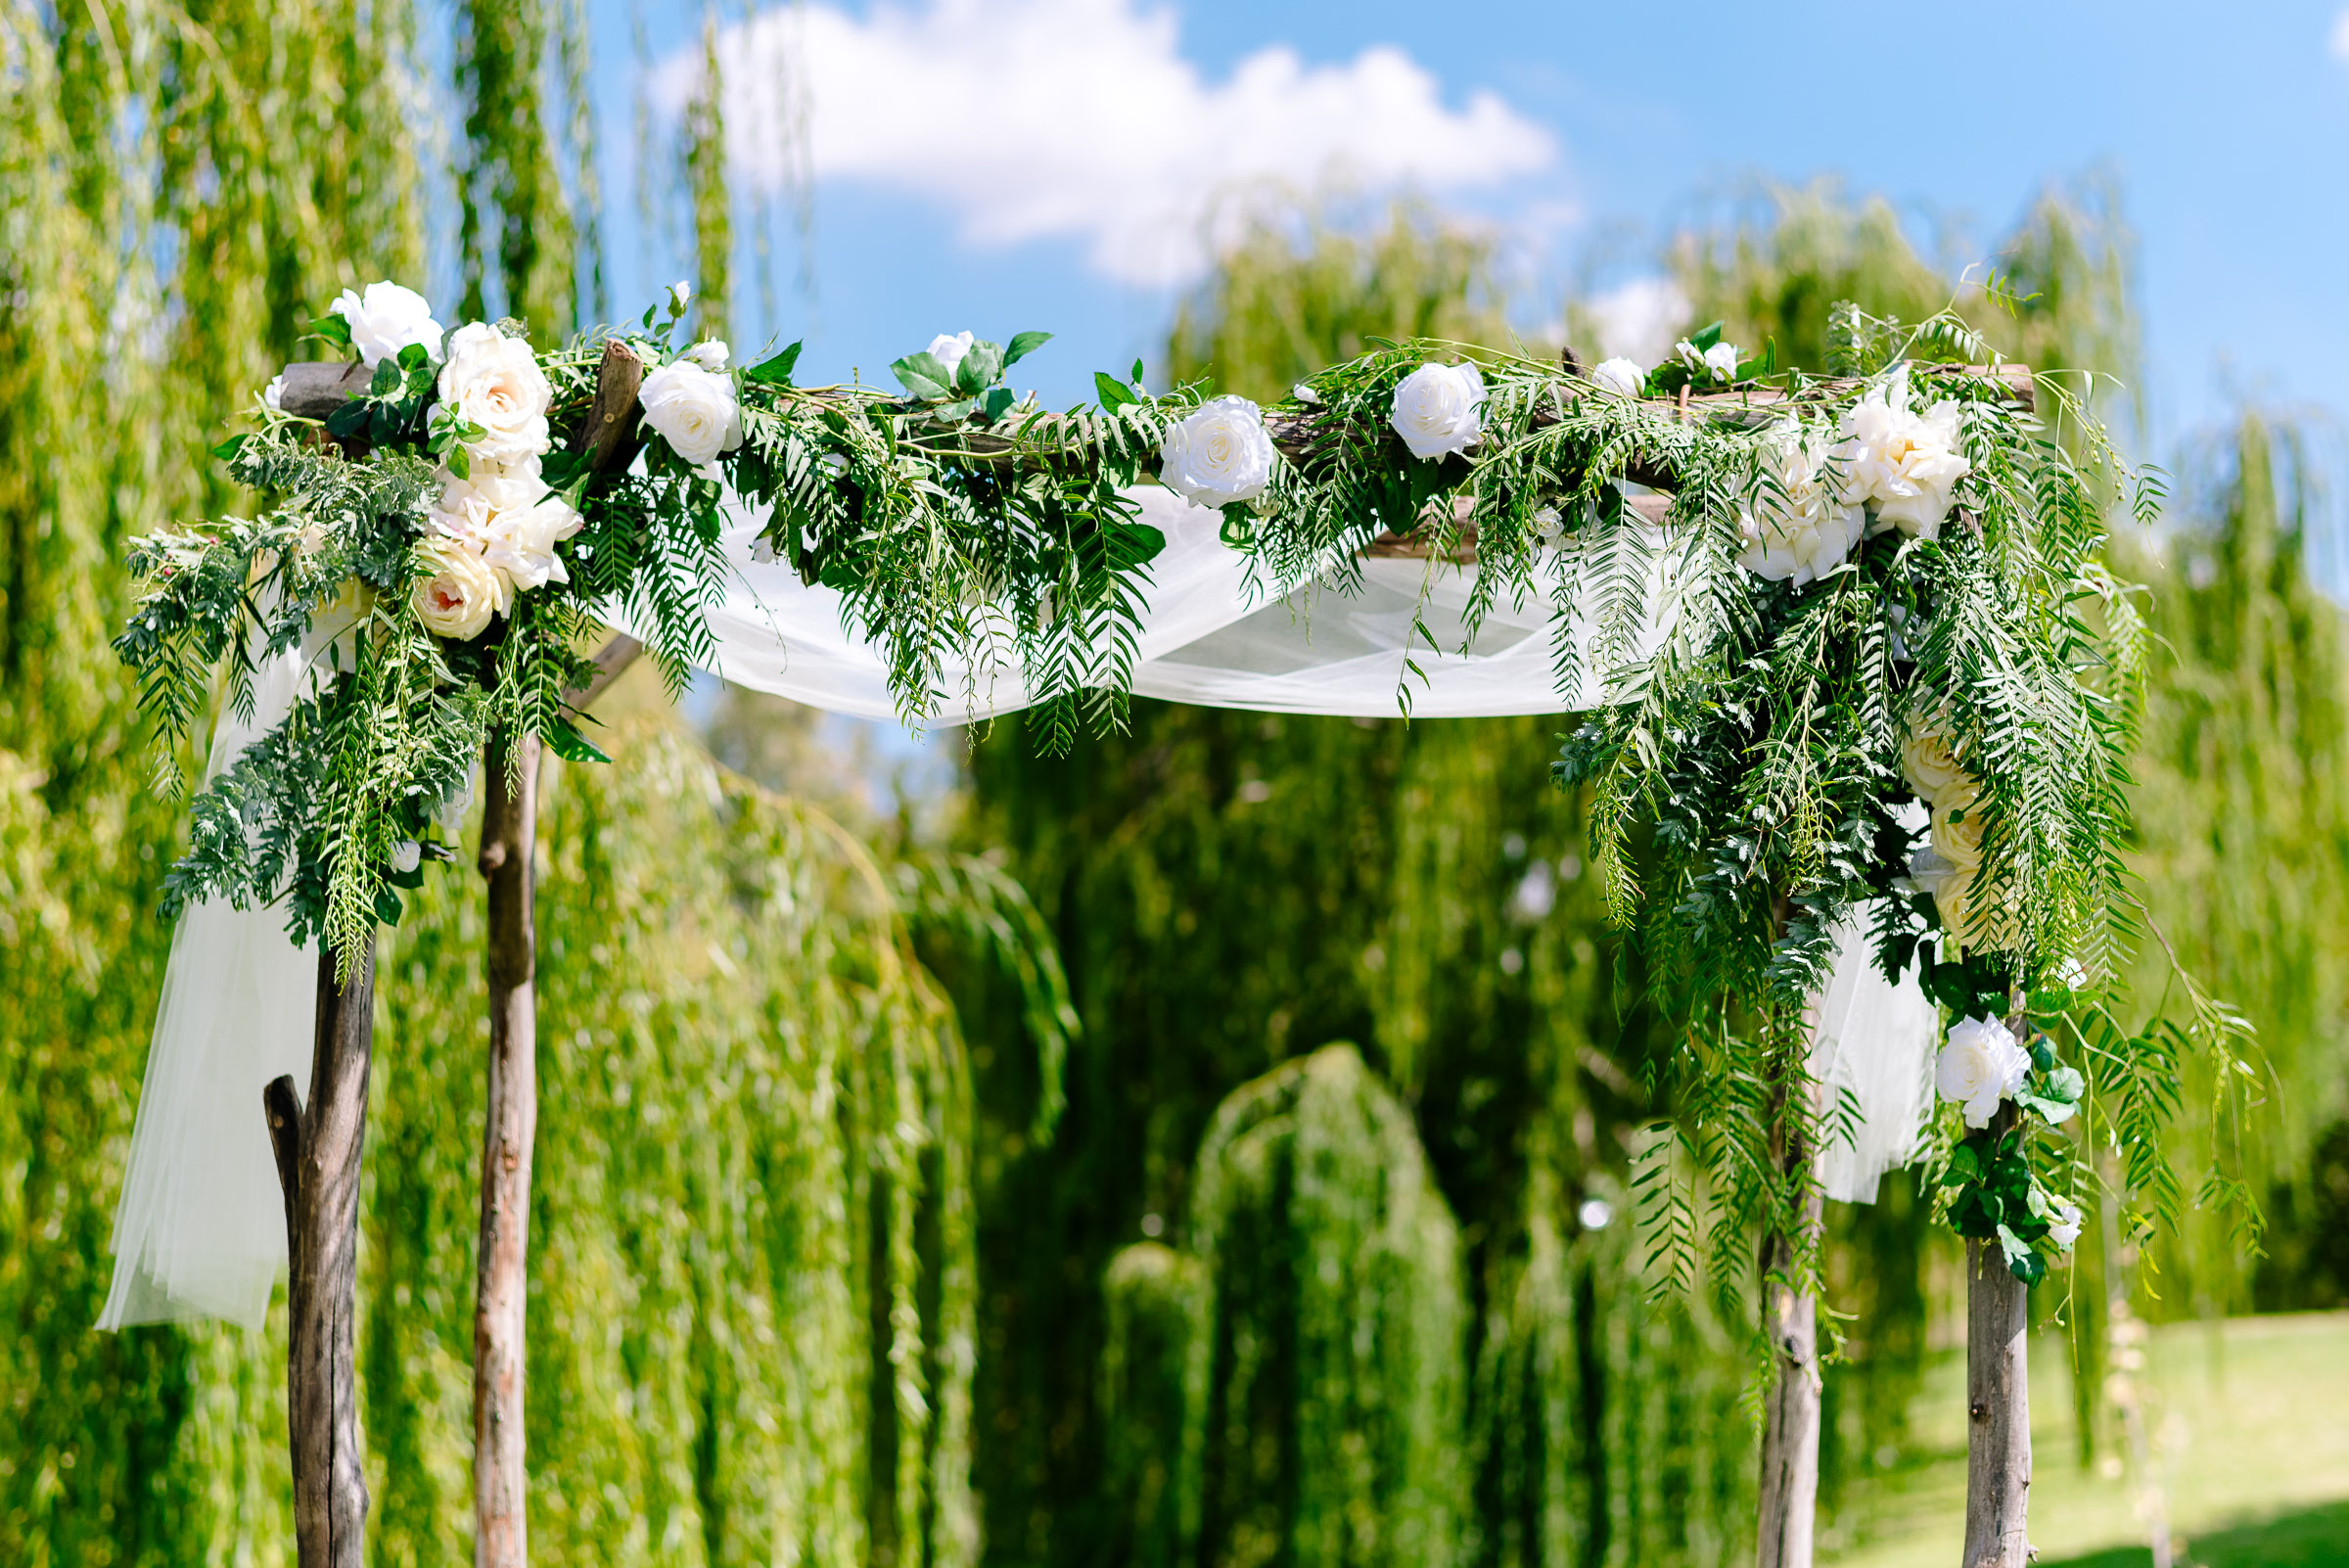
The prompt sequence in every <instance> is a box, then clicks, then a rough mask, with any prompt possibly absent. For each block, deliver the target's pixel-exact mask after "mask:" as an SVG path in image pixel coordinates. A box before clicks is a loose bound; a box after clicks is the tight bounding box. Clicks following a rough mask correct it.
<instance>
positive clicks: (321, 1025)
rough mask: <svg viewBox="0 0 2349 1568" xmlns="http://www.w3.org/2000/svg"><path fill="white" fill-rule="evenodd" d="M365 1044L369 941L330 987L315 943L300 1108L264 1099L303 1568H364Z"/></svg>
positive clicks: (330, 957)
mask: <svg viewBox="0 0 2349 1568" xmlns="http://www.w3.org/2000/svg"><path fill="white" fill-rule="evenodd" d="M374 1043H375V937H374V934H373V933H372V932H371V933H369V935H368V938H367V943H366V945H365V946H364V947H363V948H361V950H360V952H359V957H358V961H357V963H356V964H355V965H354V966H353V970H352V974H351V977H350V984H349V985H348V986H338V985H337V984H336V983H335V954H334V952H333V950H332V949H331V948H327V947H326V946H325V945H323V944H321V946H320V951H319V954H318V1011H317V1025H316V1030H315V1033H314V1034H313V1036H312V1043H311V1051H310V1095H309V1100H308V1103H307V1104H306V1105H305V1104H304V1103H303V1102H302V1101H301V1100H300V1099H299V1097H298V1096H297V1095H296V1094H295V1091H294V1080H293V1079H292V1078H290V1077H288V1078H280V1079H278V1080H276V1081H274V1082H273V1083H271V1084H269V1085H268V1087H266V1088H264V1089H263V1090H262V1091H261V1104H262V1109H263V1110H264V1112H265V1113H266V1114H267V1117H268V1121H269V1146H270V1148H271V1150H272V1151H273V1152H274V1153H275V1155H276V1157H277V1176H278V1182H279V1184H280V1185H281V1186H282V1187H283V1188H284V1191H285V1197H286V1255H287V1265H288V1267H287V1285H286V1307H287V1312H286V1318H287V1355H286V1428H287V1437H288V1439H289V1442H290V1447H291V1449H292V1453H293V1462H294V1540H295V1549H296V1553H297V1556H298V1560H299V1562H300V1564H301V1568H362V1565H363V1564H364V1562H365V1557H366V1541H367V1535H366V1530H367V1476H366V1467H365V1463H364V1458H365V1455H364V1452H363V1451H362V1449H361V1448H360V1445H359V1403H358V1372H357V1358H356V1355H355V1348H354V1346H355V1338H356V1335H355V1323H354V1314H355V1311H356V1302H357V1294H358V1267H359V1163H360V1155H361V1153H362V1152H363V1147H364V1144H365V1139H366V1127H367V1072H368V1066H369V1062H370V1058H371V1056H372V1053H373V1049H374Z"/></svg>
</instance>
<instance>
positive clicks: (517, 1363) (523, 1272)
mask: <svg viewBox="0 0 2349 1568" xmlns="http://www.w3.org/2000/svg"><path fill="white" fill-rule="evenodd" d="M643 379H644V366H643V364H642V363H641V362H640V361H639V360H638V359H637V358H636V357H635V355H633V354H631V353H629V352H628V351H627V350H626V349H625V348H623V347H622V346H619V345H618V344H614V345H611V346H608V347H607V348H606V350H605V353H604V360H603V364H602V365H601V366H600V367H599V370H598V373H597V379H596V396H595V401H594V403H593V405H592V406H591V407H590V408H589V410H588V413H587V417H586V419H585V421H584V422H583V423H582V425H581V427H580V430H579V433H578V447H579V449H580V450H581V451H583V452H584V453H585V454H586V456H587V459H588V463H589V466H590V467H591V468H592V469H594V470H595V471H596V472H597V473H601V474H608V473H613V472H616V471H618V470H620V469H623V468H625V467H626V466H627V463H628V460H629V458H631V457H632V456H634V455H635V450H636V438H635V427H636V417H635V410H636V406H637V405H636V391H637V388H638V386H639V385H640V384H641V383H642V381H643ZM641 646H642V645H641V644H639V643H638V642H637V641H636V639H634V638H633V637H627V636H622V637H618V638H615V639H614V640H613V641H612V642H611V643H609V644H607V645H606V646H605V648H604V649H603V650H602V652H600V653H598V654H597V655H596V672H595V675H594V676H593V677H592V678H591V679H589V680H588V681H586V682H585V683H584V684H583V685H581V686H579V687H577V688H575V690H574V691H573V693H572V694H571V696H572V701H573V703H574V705H575V706H576V707H578V708H581V709H583V708H585V707H586V705H587V704H588V703H590V702H593V701H594V700H595V698H596V697H597V696H599V695H601V694H602V692H603V690H604V689H605V688H606V687H607V686H609V685H610V684H611V682H612V680H613V679H614V678H615V677H616V676H617V675H618V674H619V672H620V671H621V670H622V669H625V668H626V667H627V666H628V664H629V663H631V662H632V661H633V660H634V658H635V655H636V654H637V653H638V652H639V651H641ZM538 759H539V744H538V737H537V736H535V735H526V736H521V737H515V736H511V735H499V736H496V737H494V738H493V739H492V740H491V743H490V746H489V750H488V756H487V759H486V761H485V764H484V771H485V772H486V773H487V775H488V777H487V780H486V784H487V788H486V790H485V791H484V805H483V810H482V850H481V872H482V876H483V878H484V880H485V881H486V882H487V884H488V890H487V891H488V905H489V932H488V941H489V948H488V954H487V970H488V982H489V1064H488V1105H487V1117H486V1120H485V1123H484V1128H483V1131H482V1234H481V1245H480V1249H479V1251H478V1252H477V1254H476V1255H475V1296H474V1311H473V1507H474V1540H473V1560H474V1563H475V1565H476V1568H526V1565H527V1564H528V1563H529V1561H530V1516H529V1506H528V1500H529V1490H530V1472H529V1467H528V1464H527V1460H528V1452H527V1449H526V1446H525V1433H524V1425H523V1412H524V1394H525V1390H526V1379H525V1370H526V1352H527V1339H528V1315H529V1313H528V1309H529V1300H530V1269H529V1261H530V1161H531V1154H532V1149H533V1144H534V1141H535V1138H536V1135H537V1128H538V990H537V975H538V936H537V905H536V875H537V872H536V865H535V861H536V855H537V843H538Z"/></svg>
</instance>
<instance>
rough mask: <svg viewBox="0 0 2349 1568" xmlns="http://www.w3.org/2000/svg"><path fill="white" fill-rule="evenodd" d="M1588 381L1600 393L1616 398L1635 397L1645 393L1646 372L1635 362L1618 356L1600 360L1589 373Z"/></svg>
mask: <svg viewBox="0 0 2349 1568" xmlns="http://www.w3.org/2000/svg"><path fill="white" fill-rule="evenodd" d="M1590 380H1591V382H1592V383H1593V384H1594V385H1595V386H1597V387H1598V388H1599V389H1600V390H1601V391H1602V392H1613V393H1614V394H1615V395H1616V396H1618V397H1637V396H1639V395H1640V394H1641V393H1643V392H1646V391H1647V372H1646V371H1645V370H1642V369H1641V368H1640V367H1639V364H1638V362H1637V361H1636V360H1631V359H1625V358H1623V357H1621V356H1620V355H1618V356H1617V357H1616V358H1613V359H1602V360H1600V361H1599V364H1598V368H1597V369H1596V370H1593V371H1592V372H1590Z"/></svg>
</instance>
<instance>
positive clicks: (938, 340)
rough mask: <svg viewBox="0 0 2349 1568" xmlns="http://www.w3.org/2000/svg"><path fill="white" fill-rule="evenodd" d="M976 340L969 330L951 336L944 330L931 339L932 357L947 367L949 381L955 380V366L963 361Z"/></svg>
mask: <svg viewBox="0 0 2349 1568" xmlns="http://www.w3.org/2000/svg"><path fill="white" fill-rule="evenodd" d="M976 341H977V340H976V339H974V338H973V337H972V336H971V335H970V334H969V333H967V332H957V333H954V334H952V335H950V336H949V335H948V334H946V333H943V332H942V333H940V334H939V335H938V336H937V337H935V338H933V339H931V340H930V357H932V358H933V359H936V360H937V361H938V362H939V363H940V364H942V365H944V366H945V367H946V380H947V381H948V382H949V383H951V382H952V381H953V380H954V367H955V366H957V365H959V364H961V363H962V356H963V355H964V354H967V353H969V352H970V351H971V345H972V344H973V343H974V342H976Z"/></svg>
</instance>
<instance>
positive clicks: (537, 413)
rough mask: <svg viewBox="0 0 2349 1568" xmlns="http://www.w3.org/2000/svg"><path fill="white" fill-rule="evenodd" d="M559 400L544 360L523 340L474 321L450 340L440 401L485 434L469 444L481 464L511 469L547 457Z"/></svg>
mask: <svg viewBox="0 0 2349 1568" xmlns="http://www.w3.org/2000/svg"><path fill="white" fill-rule="evenodd" d="M554 396H555V392H554V389H553V388H552V387H550V386H548V385H547V381H546V373H545V372H544V371H542V370H540V369H539V368H538V356H537V355H536V354H534V353H532V352H531V351H530V345H529V344H527V343H525V342H523V341H522V340H521V339H520V338H509V337H507V336H505V334H503V333H501V332H499V331H498V330H497V329H496V328H495V327H491V326H485V325H484V324H483V323H481V322H479V321H474V322H468V323H467V324H466V325H464V326H462V327H459V328H458V329H457V330H456V332H455V334H454V335H453V336H451V337H450V339H449V340H448V363H447V364H445V365H443V366H441V367H440V401H441V402H442V403H443V404H445V405H446V406H447V408H448V410H449V412H450V413H452V414H454V415H456V416H457V417H458V418H460V419H462V420H464V421H465V422H466V423H467V424H469V425H473V426H476V427H478V428H479V429H480V430H481V432H482V434H481V435H480V436H479V437H477V438H474V439H473V440H470V441H468V442H466V443H465V450H466V451H467V452H469V453H471V454H472V455H473V456H474V457H475V458H477V459H479V460H480V461H482V462H484V463H491V464H495V465H497V466H498V467H501V468H511V467H515V466H518V465H520V464H523V463H527V462H530V460H531V459H532V458H535V457H538V456H540V455H542V454H543V453H544V452H545V451H546V449H547V447H548V445H549V444H550V442H549V441H548V438H547V432H546V410H547V405H548V404H549V403H551V402H553V401H554Z"/></svg>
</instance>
